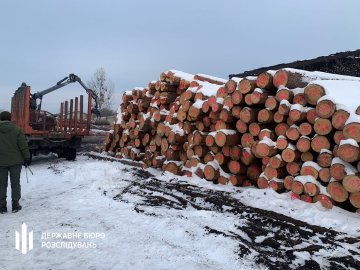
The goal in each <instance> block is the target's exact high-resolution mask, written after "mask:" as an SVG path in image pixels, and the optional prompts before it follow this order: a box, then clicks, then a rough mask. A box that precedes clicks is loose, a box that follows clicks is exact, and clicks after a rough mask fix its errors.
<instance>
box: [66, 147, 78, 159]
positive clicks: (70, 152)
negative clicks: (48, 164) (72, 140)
mask: <svg viewBox="0 0 360 270" xmlns="http://www.w3.org/2000/svg"><path fill="white" fill-rule="evenodd" d="M65 158H66V160H75V158H76V149H75V148H68V149H66V151H65Z"/></svg>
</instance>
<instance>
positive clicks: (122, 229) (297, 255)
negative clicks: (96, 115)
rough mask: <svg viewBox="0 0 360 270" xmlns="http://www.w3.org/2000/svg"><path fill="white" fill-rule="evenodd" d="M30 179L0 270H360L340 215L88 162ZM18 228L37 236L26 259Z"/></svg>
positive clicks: (3, 241)
mask: <svg viewBox="0 0 360 270" xmlns="http://www.w3.org/2000/svg"><path fill="white" fill-rule="evenodd" d="M32 170H33V172H34V175H33V176H32V175H30V174H29V180H30V182H29V184H27V183H26V177H25V173H24V171H23V174H22V194H23V199H22V201H21V202H22V205H23V210H22V211H20V212H19V213H16V214H13V213H7V214H5V215H0V228H1V231H0V269H6V270H8V269H74V268H80V269H266V268H273V267H276V268H284V265H287V266H288V267H291V268H294V269H309V267H312V266H314V265H315V268H312V269H318V268H319V267H320V266H321V267H322V268H323V269H327V268H330V267H335V268H336V269H349V268H351V267H352V268H353V269H359V261H360V217H359V216H357V215H355V214H352V213H348V212H345V211H343V210H341V209H339V208H334V209H332V210H326V209H323V208H322V207H321V206H320V205H318V204H313V205H309V204H306V203H304V202H301V201H293V200H291V198H290V197H289V195H288V194H277V193H275V192H272V191H271V190H259V189H252V188H250V189H242V188H234V187H231V186H217V185H213V184H211V183H208V182H206V181H204V180H201V179H189V178H184V177H174V176H173V175H170V174H168V173H162V172H159V171H155V170H149V171H148V172H144V171H142V170H139V169H136V168H133V167H130V166H127V165H123V164H120V163H117V162H109V161H102V160H94V159H90V158H88V157H85V156H80V157H78V159H77V160H76V161H75V162H68V161H64V160H59V159H56V158H55V157H54V156H48V157H39V158H37V159H35V161H34V162H33V165H32ZM150 173H151V174H153V176H152V175H151V174H150ZM8 207H9V208H10V207H11V205H10V203H9V204H8ZM258 208H261V209H265V210H260V209H258ZM266 210H271V211H274V212H271V211H266ZM292 218H294V219H292ZM22 222H25V223H26V224H27V226H28V229H29V230H32V231H33V233H34V247H33V249H32V250H31V251H29V252H28V253H27V254H25V255H23V254H21V252H20V251H18V250H16V249H15V230H17V231H20V230H21V224H22ZM304 222H308V223H309V224H311V225H309V224H306V223H304ZM315 225H319V226H323V227H327V228H323V227H318V226H315ZM329 228H332V229H331V230H330V229H329ZM46 233H48V235H50V236H54V237H52V238H48V239H42V236H44V234H46ZM65 233H72V234H73V235H74V234H75V235H77V236H79V234H81V237H80V238H79V239H65V238H64V237H63V236H64V234H65ZM88 233H94V234H96V233H97V234H98V236H101V238H100V237H99V238H97V239H84V237H83V236H84V235H85V234H88ZM61 242H63V246H61V244H60V243H61ZM65 242H67V243H66V244H65ZM69 242H81V243H84V242H85V246H86V245H87V244H88V243H90V242H91V244H89V245H91V247H89V246H87V248H85V246H82V248H72V249H70V248H64V246H65V245H67V247H69ZM52 243H54V244H53V245H54V246H51V245H52ZM55 243H59V244H58V246H56V245H55ZM95 245H96V247H95V248H93V247H94V246H95ZM54 247H55V248H54ZM56 247H58V248H56ZM276 268H275V269H276ZM273 269H274V268H273Z"/></svg>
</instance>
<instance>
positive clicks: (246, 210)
mask: <svg viewBox="0 0 360 270" xmlns="http://www.w3.org/2000/svg"><path fill="white" fill-rule="evenodd" d="M126 170H127V172H131V173H132V174H133V175H134V178H133V179H130V180H128V182H129V185H128V186H127V187H126V188H125V189H122V190H121V192H119V194H117V195H116V196H114V197H113V199H114V200H117V201H122V202H127V201H126V200H125V199H124V196H125V195H128V194H131V195H133V196H138V197H140V198H141V200H139V201H138V202H137V203H136V204H135V206H134V210H136V211H137V212H138V213H139V214H146V215H157V214H156V213H154V211H153V209H154V207H155V208H157V209H158V208H169V209H176V210H184V209H186V208H189V207H192V208H195V209H198V210H205V211H216V212H221V213H226V214H229V215H234V216H235V217H236V219H239V220H241V221H242V222H241V224H242V225H241V226H236V231H235V232H234V231H226V230H222V231H219V230H217V229H216V228H213V227H212V226H211V224H209V225H207V226H205V227H204V230H205V231H206V232H207V233H208V234H215V235H222V236H224V237H229V238H231V239H234V240H236V241H237V242H238V250H237V251H236V254H237V255H238V256H239V258H249V257H251V258H252V260H253V261H254V262H256V263H257V264H259V265H264V266H266V267H267V268H269V269H350V268H353V269H360V249H359V246H360V237H350V236H348V235H346V234H342V233H339V232H336V231H334V230H331V229H327V228H324V227H320V226H315V225H310V224H307V223H305V222H302V221H300V220H296V219H292V218H290V217H288V216H285V215H282V214H278V213H275V212H272V211H267V210H263V209H258V208H255V207H250V206H247V205H244V204H243V203H242V202H241V201H239V200H238V199H236V198H234V197H233V196H232V194H231V193H229V192H224V191H216V190H209V189H206V188H202V187H199V186H195V185H192V184H189V183H188V182H181V181H180V182H179V180H177V179H173V180H170V181H168V182H165V181H161V180H158V179H156V178H155V177H151V175H150V174H148V173H147V172H144V171H143V170H139V169H137V168H133V169H130V170H128V169H126ZM304 256H305V257H306V259H305V265H301V264H300V263H297V259H298V258H299V257H304Z"/></svg>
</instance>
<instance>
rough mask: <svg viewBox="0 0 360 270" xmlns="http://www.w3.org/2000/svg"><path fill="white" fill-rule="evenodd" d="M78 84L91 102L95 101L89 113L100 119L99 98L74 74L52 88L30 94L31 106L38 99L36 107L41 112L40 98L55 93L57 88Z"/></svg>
mask: <svg viewBox="0 0 360 270" xmlns="http://www.w3.org/2000/svg"><path fill="white" fill-rule="evenodd" d="M75 82H78V83H79V84H80V85H81V86H82V87H83V88H84V89H85V91H86V92H87V93H88V94H89V95H90V96H91V97H92V98H93V100H94V101H95V107H94V108H93V109H92V110H91V112H92V113H93V114H95V115H96V116H97V117H100V112H99V109H98V106H99V98H98V96H97V94H96V93H95V91H94V90H92V89H90V88H88V87H87V86H86V85H85V84H84V83H83V81H82V80H81V79H80V77H79V76H77V75H75V74H70V75H69V76H67V77H65V78H64V79H62V80H60V81H58V82H57V83H56V84H55V85H54V86H52V87H49V88H47V89H45V90H42V91H39V92H36V93H34V94H31V99H32V100H33V104H36V100H37V99H40V104H39V106H38V108H37V109H38V110H41V103H42V98H43V96H45V95H47V94H49V93H51V92H54V91H56V90H57V89H59V88H62V87H64V86H66V85H68V84H70V83H75Z"/></svg>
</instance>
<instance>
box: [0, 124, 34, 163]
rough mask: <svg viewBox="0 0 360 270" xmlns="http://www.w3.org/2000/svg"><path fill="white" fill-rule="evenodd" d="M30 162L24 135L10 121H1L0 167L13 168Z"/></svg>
mask: <svg viewBox="0 0 360 270" xmlns="http://www.w3.org/2000/svg"><path fill="white" fill-rule="evenodd" d="M24 160H30V152H29V146H28V143H27V141H26V138H25V135H24V133H23V132H22V131H21V129H20V128H18V127H17V126H16V125H15V124H14V123H12V122H10V121H0V166H13V165H20V164H23V163H24Z"/></svg>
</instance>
